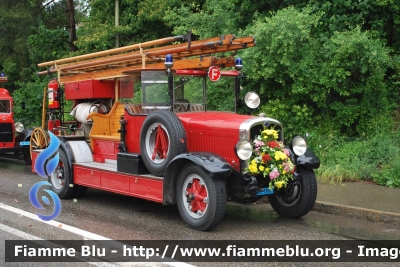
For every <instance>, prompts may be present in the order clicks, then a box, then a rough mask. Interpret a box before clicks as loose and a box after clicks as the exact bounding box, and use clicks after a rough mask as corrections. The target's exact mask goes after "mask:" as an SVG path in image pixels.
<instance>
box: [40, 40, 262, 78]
mask: <svg viewBox="0 0 400 267" xmlns="http://www.w3.org/2000/svg"><path fill="white" fill-rule="evenodd" d="M178 41H184V42H182V43H174V42H178ZM171 43H172V44H171ZM255 44H256V42H255V39H254V37H253V36H249V37H243V38H236V37H235V35H233V34H230V35H223V36H218V37H213V38H208V39H203V40H197V41H192V40H191V32H188V33H187V34H185V35H181V36H174V37H167V38H163V39H158V40H153V41H149V42H145V43H139V44H134V45H130V46H126V47H121V48H115V49H110V50H105V51H101V52H96V53H91V54H86V55H81V56H75V57H70V58H64V59H59V60H55V61H49V62H44V63H40V64H38V66H39V67H48V70H47V71H42V72H39V73H38V74H39V75H43V74H48V73H57V75H58V81H59V82H60V83H61V84H63V83H65V82H75V81H81V80H89V79H110V78H118V77H124V76H130V75H133V74H134V73H137V74H139V73H140V72H139V71H140V70H144V69H147V70H152V69H165V67H164V60H165V55H167V54H171V55H172V57H173V59H174V66H173V68H172V69H208V68H209V67H211V66H218V67H221V68H223V67H232V66H234V58H233V56H224V55H223V54H222V56H221V57H217V56H215V54H218V53H225V52H235V51H237V50H240V49H244V48H247V47H252V46H255Z"/></svg>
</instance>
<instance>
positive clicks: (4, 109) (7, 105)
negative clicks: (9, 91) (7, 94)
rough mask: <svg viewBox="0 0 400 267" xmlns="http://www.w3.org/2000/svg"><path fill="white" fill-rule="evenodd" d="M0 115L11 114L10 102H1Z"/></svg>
mask: <svg viewBox="0 0 400 267" xmlns="http://www.w3.org/2000/svg"><path fill="white" fill-rule="evenodd" d="M0 113H11V103H10V100H0Z"/></svg>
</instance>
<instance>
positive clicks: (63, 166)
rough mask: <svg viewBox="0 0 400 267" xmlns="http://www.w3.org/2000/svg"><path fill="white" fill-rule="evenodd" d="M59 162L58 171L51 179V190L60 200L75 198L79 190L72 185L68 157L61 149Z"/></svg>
mask: <svg viewBox="0 0 400 267" xmlns="http://www.w3.org/2000/svg"><path fill="white" fill-rule="evenodd" d="M58 153H59V161H58V165H57V167H56V169H55V170H54V172H53V173H52V174H51V175H50V177H49V183H50V184H51V189H52V190H53V191H54V192H55V193H56V194H57V195H58V196H59V197H60V198H71V197H74V196H75V193H76V191H77V189H78V187H77V186H75V185H73V184H72V171H71V168H70V166H69V164H68V160H67V155H66V154H65V152H64V151H63V150H61V149H59V150H58Z"/></svg>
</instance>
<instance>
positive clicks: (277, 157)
mask: <svg viewBox="0 0 400 267" xmlns="http://www.w3.org/2000/svg"><path fill="white" fill-rule="evenodd" d="M274 158H275V160H285V159H286V158H287V156H286V154H285V153H283V152H282V151H275V154H274Z"/></svg>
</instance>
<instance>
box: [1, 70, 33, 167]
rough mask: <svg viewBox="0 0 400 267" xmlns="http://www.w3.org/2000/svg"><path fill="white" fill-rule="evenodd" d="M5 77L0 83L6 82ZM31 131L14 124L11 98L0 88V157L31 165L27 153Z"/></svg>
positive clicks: (6, 91)
mask: <svg viewBox="0 0 400 267" xmlns="http://www.w3.org/2000/svg"><path fill="white" fill-rule="evenodd" d="M7 81H8V79H7V76H5V75H4V74H3V73H2V74H1V75H0V83H5V82H7ZM30 134H31V130H29V129H24V125H23V124H22V123H21V122H16V123H14V112H13V98H12V97H11V96H10V93H9V92H8V90H7V89H5V88H1V87H0V156H1V157H7V158H17V159H23V160H24V161H25V163H26V164H28V165H29V164H31V156H30V153H29V144H30Z"/></svg>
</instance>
